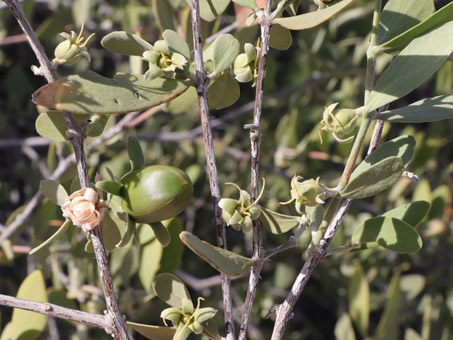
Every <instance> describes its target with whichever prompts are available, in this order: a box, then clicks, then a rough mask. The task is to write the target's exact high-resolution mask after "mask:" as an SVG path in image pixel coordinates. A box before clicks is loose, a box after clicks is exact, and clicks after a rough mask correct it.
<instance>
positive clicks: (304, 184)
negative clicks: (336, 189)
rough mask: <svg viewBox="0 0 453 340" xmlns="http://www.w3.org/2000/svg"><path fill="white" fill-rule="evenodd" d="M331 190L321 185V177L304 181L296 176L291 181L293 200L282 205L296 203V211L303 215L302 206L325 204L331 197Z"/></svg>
mask: <svg viewBox="0 0 453 340" xmlns="http://www.w3.org/2000/svg"><path fill="white" fill-rule="evenodd" d="M329 192H330V191H329V189H328V188H327V187H326V186H325V185H323V184H321V183H319V177H318V178H317V179H316V180H314V179H308V180H305V181H304V180H303V178H302V177H301V176H296V175H294V177H293V179H292V180H291V199H290V200H289V201H287V202H282V203H280V204H289V203H292V202H294V201H296V211H297V212H298V213H299V214H303V211H302V206H303V205H305V206H307V207H316V206H318V205H320V204H324V199H326V198H327V197H328V195H329Z"/></svg>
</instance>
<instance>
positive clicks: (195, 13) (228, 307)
mask: <svg viewBox="0 0 453 340" xmlns="http://www.w3.org/2000/svg"><path fill="white" fill-rule="evenodd" d="M190 14H191V17H192V34H193V46H194V59H195V68H196V76H197V84H196V90H197V94H198V106H199V108H200V119H201V126H202V129H203V141H204V145H205V154H206V164H207V170H208V177H209V186H210V189H211V195H212V201H213V206H214V221H215V224H216V232H217V244H218V246H219V247H221V248H224V249H226V248H227V244H226V230H225V229H226V225H225V222H224V221H223V219H222V217H221V210H220V208H219V206H218V203H219V201H220V188H219V183H218V176H217V166H216V161H215V155H214V147H213V142H212V131H211V126H210V122H209V108H208V80H207V78H206V74H205V71H204V65H203V50H202V46H201V42H202V39H201V22H200V7H199V3H198V0H192V1H191V11H190ZM221 277H222V293H223V308H224V320H225V328H226V338H227V340H234V339H235V338H236V337H235V334H234V320H233V304H232V302H231V294H230V289H231V282H230V278H229V277H228V276H226V275H224V274H222V276H221Z"/></svg>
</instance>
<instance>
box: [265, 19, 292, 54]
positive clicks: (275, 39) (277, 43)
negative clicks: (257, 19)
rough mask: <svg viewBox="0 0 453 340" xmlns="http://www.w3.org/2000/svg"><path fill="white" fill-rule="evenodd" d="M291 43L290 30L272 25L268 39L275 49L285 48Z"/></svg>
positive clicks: (282, 49)
mask: <svg viewBox="0 0 453 340" xmlns="http://www.w3.org/2000/svg"><path fill="white" fill-rule="evenodd" d="M292 43H293V37H292V36H291V32H290V31H289V30H288V29H287V28H285V27H282V26H280V25H277V24H276V25H272V27H271V37H270V39H269V45H270V46H271V47H273V48H275V49H276V50H281V51H284V50H287V49H288V48H290V47H291V44H292Z"/></svg>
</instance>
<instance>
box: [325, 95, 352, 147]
mask: <svg viewBox="0 0 453 340" xmlns="http://www.w3.org/2000/svg"><path fill="white" fill-rule="evenodd" d="M337 105H338V103H334V104H331V105H329V106H328V107H326V109H325V110H324V113H323V119H322V121H321V125H322V128H321V130H325V131H328V132H330V133H332V136H333V137H334V138H335V140H336V141H337V142H339V143H349V142H351V141H352V140H353V139H354V136H350V137H348V138H344V137H345V136H347V135H349V134H351V133H352V132H353V131H354V129H355V128H356V122H357V118H358V116H359V114H358V113H357V111H356V110H354V109H341V110H338V111H336V112H334V110H335V107H336V106H337ZM321 142H322V140H321Z"/></svg>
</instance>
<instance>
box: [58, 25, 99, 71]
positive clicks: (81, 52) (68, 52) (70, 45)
mask: <svg viewBox="0 0 453 340" xmlns="http://www.w3.org/2000/svg"><path fill="white" fill-rule="evenodd" d="M82 32H83V24H82V28H81V30H80V33H79V35H77V34H76V33H75V32H74V31H71V34H69V33H66V32H63V33H61V34H60V35H61V36H62V37H63V38H65V39H66V40H64V41H62V42H61V43H59V44H58V46H57V47H56V48H55V59H54V60H53V63H54V64H56V65H63V64H66V65H73V64H75V63H76V62H78V61H79V59H80V58H81V57H84V58H86V59H87V60H88V61H90V60H91V57H90V54H89V53H88V50H87V48H86V45H87V43H88V41H89V40H90V38H91V37H92V36H93V35H94V33H93V34H91V35H90V36H89V37H88V38H87V39H86V40H85V38H83V37H82ZM84 40H85V41H84Z"/></svg>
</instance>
